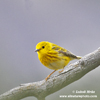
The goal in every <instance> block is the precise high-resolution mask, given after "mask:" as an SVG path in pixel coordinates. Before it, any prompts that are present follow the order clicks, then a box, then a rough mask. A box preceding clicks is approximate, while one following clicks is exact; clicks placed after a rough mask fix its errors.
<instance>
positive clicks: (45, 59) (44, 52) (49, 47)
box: [35, 41, 81, 81]
mask: <svg viewBox="0 0 100 100" xmlns="http://www.w3.org/2000/svg"><path fill="white" fill-rule="evenodd" d="M35 52H37V54H38V58H39V60H40V62H41V63H42V64H43V65H44V66H46V67H47V68H49V69H52V70H54V71H53V72H52V73H51V74H49V75H48V76H47V77H46V78H45V80H46V81H47V80H48V79H49V77H50V76H51V75H52V74H53V73H54V72H55V71H57V70H60V69H62V70H61V71H59V73H61V72H63V70H64V67H65V66H66V65H67V64H68V63H69V62H70V61H71V60H74V59H81V56H76V55H74V54H73V53H71V52H70V51H68V50H67V49H64V48H63V47H60V46H59V45H56V44H54V43H51V42H48V41H41V42H39V43H38V44H37V45H36V50H35Z"/></svg>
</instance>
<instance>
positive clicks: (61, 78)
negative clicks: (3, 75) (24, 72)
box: [0, 48, 100, 100]
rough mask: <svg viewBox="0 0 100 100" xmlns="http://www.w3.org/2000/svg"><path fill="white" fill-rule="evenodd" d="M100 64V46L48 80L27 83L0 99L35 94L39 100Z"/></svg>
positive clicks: (15, 98)
mask: <svg viewBox="0 0 100 100" xmlns="http://www.w3.org/2000/svg"><path fill="white" fill-rule="evenodd" d="M99 65H100V48H98V49H97V50H95V51H94V52H92V53H90V54H88V55H86V56H84V57H82V59H80V60H78V61H77V62H75V63H74V64H71V65H69V66H68V67H67V69H66V70H65V71H64V72H62V73H61V74H59V75H55V76H53V77H51V78H50V79H48V80H47V81H45V80H42V81H39V82H33V83H26V84H23V85H21V86H18V87H16V88H14V89H12V90H10V91H8V92H6V93H4V94H1V95H0V100H20V99H22V98H25V97H28V96H34V97H36V98H37V99H38V100H45V97H46V96H48V95H50V94H52V93H54V92H56V91H58V90H60V89H62V88H63V87H65V86H67V85H69V84H71V83H72V82H74V81H76V80H78V79H80V78H81V77H83V76H84V75H85V74H87V73H88V72H89V71H91V70H93V69H95V68H96V67H98V66H99Z"/></svg>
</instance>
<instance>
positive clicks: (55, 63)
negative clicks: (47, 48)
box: [38, 52, 70, 70]
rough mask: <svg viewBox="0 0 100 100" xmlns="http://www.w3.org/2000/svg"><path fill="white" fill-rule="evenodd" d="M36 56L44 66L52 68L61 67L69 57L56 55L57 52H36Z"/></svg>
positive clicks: (67, 61) (66, 62)
mask: <svg viewBox="0 0 100 100" xmlns="http://www.w3.org/2000/svg"><path fill="white" fill-rule="evenodd" d="M38 58H39V60H40V62H41V63H42V64H43V65H44V66H46V67H48V68H49V69H53V70H58V69H63V68H64V67H65V66H66V65H67V64H68V63H69V61H70V58H69V57H67V56H63V55H58V53H57V52H54V53H52V54H51V53H50V52H49V53H47V54H38Z"/></svg>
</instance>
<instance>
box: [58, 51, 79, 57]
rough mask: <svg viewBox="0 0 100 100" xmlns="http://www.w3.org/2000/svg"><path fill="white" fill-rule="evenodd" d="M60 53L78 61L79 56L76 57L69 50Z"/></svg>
mask: <svg viewBox="0 0 100 100" xmlns="http://www.w3.org/2000/svg"><path fill="white" fill-rule="evenodd" d="M58 52H59V53H62V54H64V55H65V56H68V57H70V58H71V59H77V56H75V55H74V54H73V53H71V52H70V51H68V50H67V51H63V50H60V51H58Z"/></svg>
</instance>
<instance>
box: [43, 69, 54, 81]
mask: <svg viewBox="0 0 100 100" xmlns="http://www.w3.org/2000/svg"><path fill="white" fill-rule="evenodd" d="M55 71H56V70H54V71H53V72H52V73H51V74H49V75H48V76H47V77H46V78H45V80H46V81H47V80H48V78H49V77H50V76H51V75H52V74H53V73H54V72H55Z"/></svg>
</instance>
